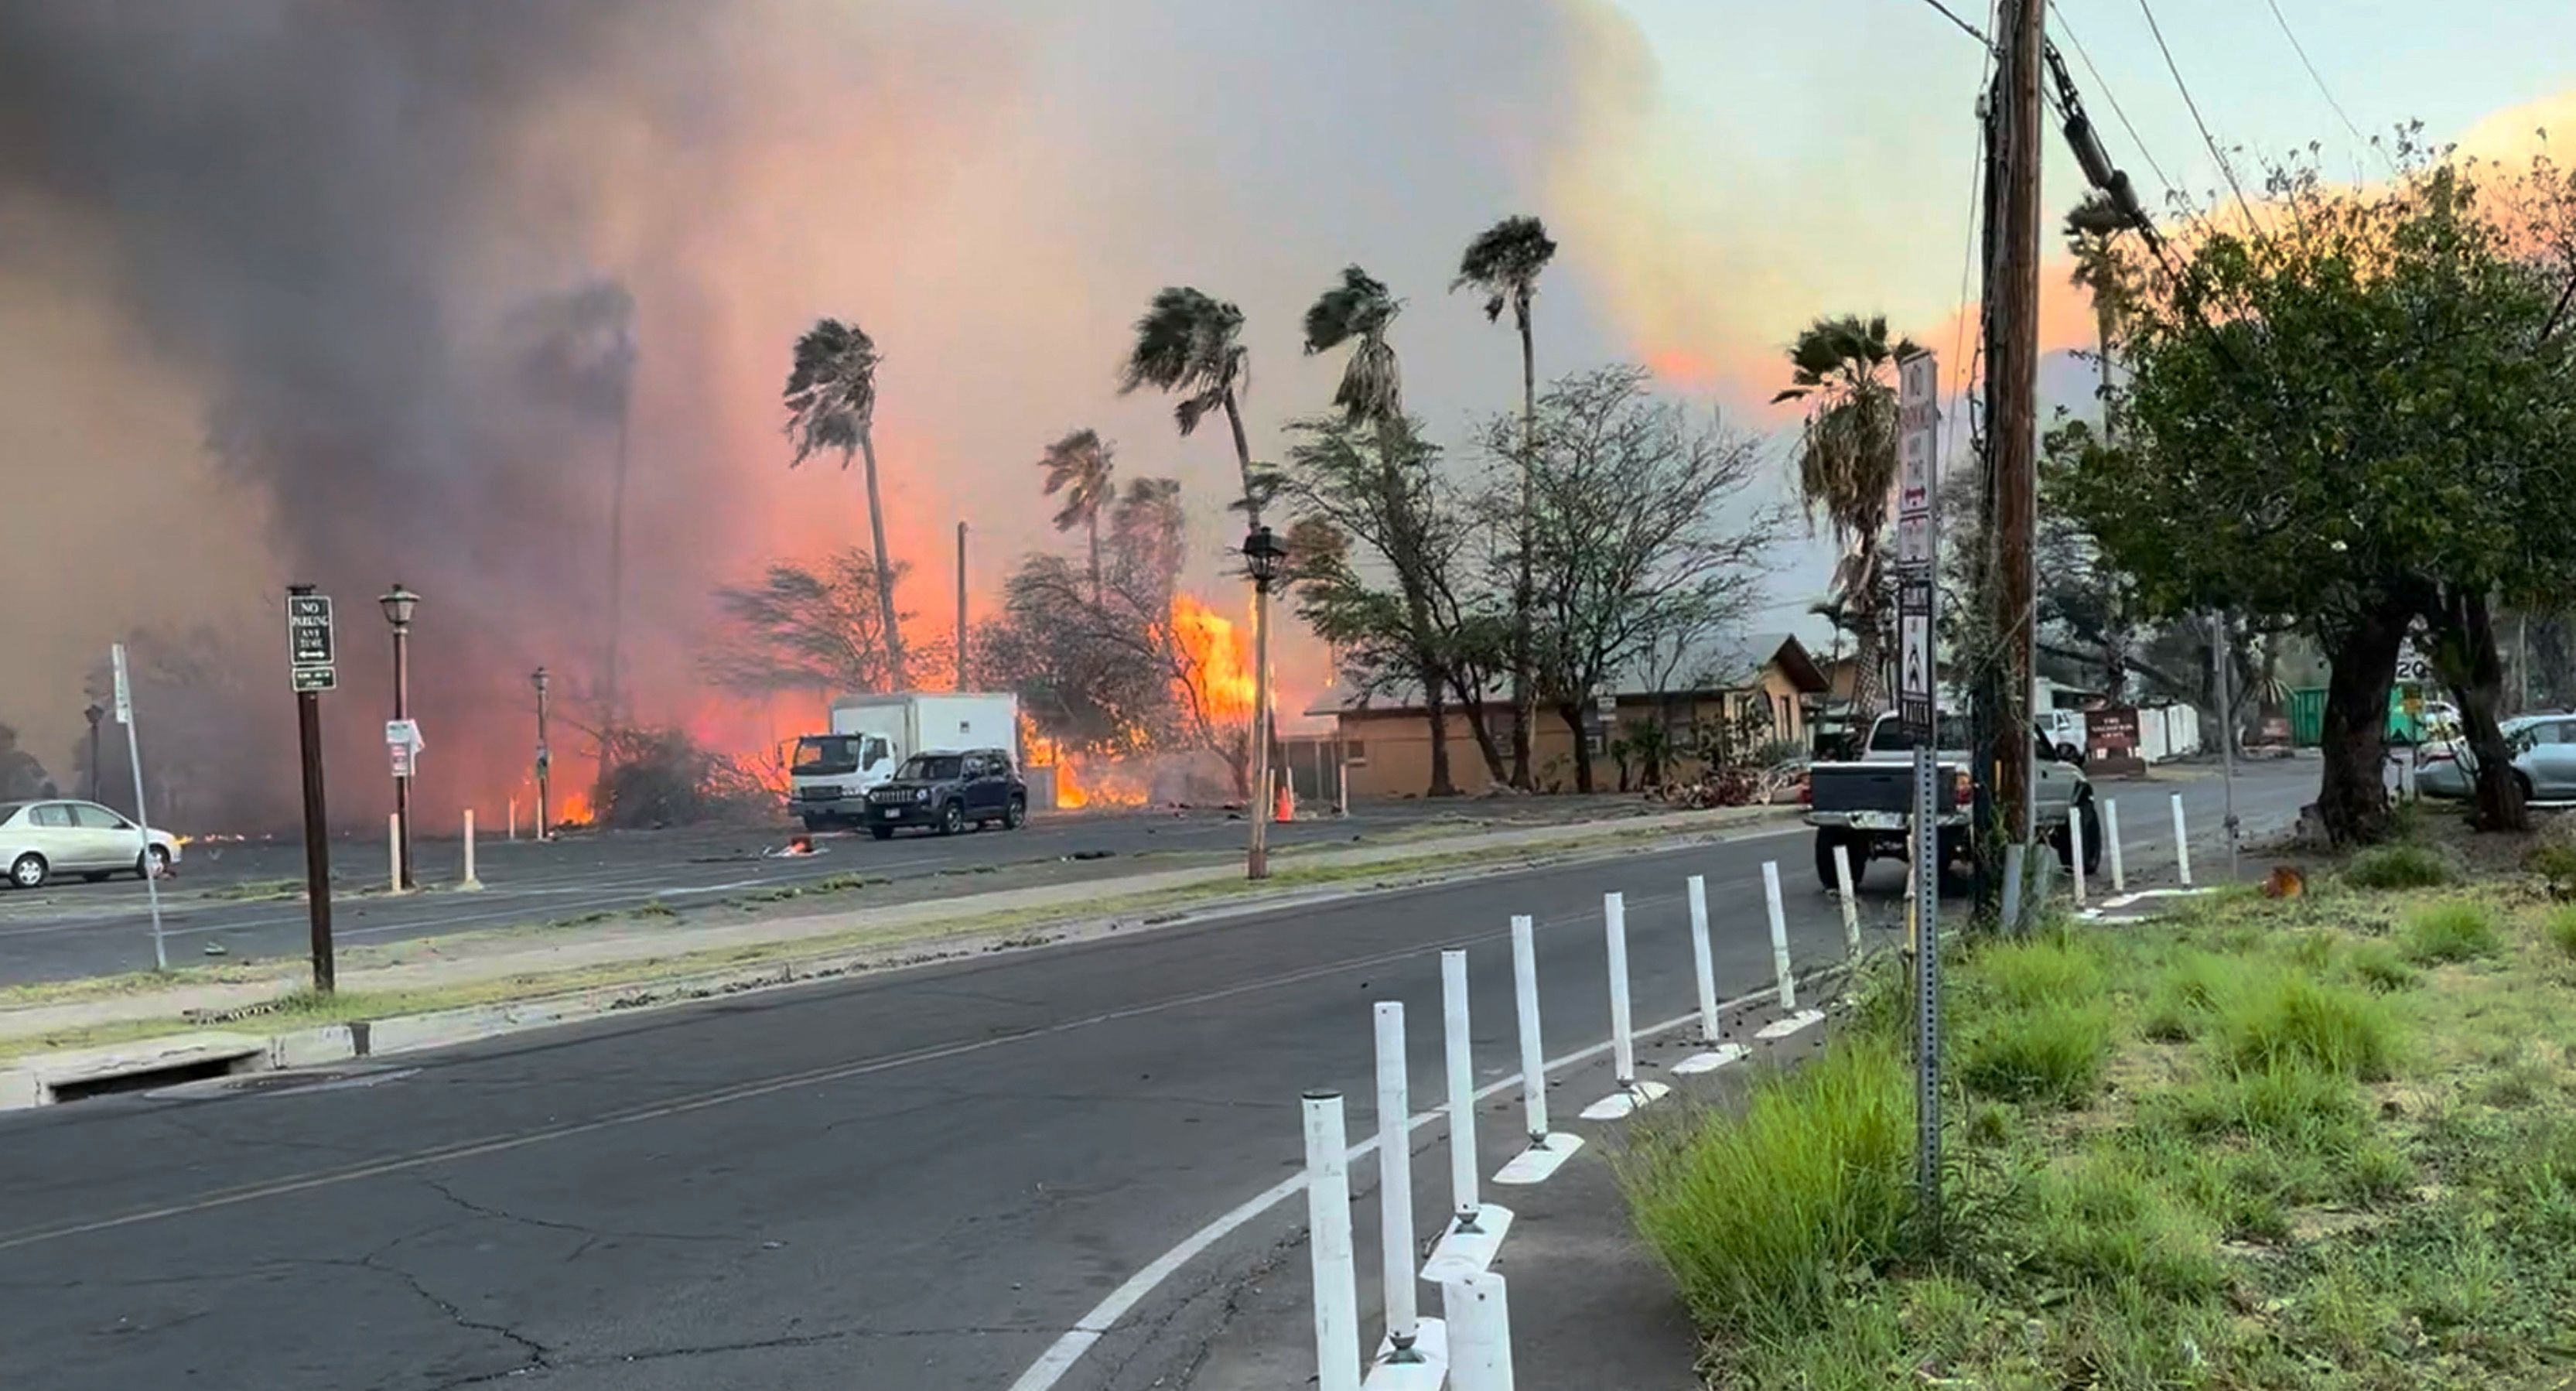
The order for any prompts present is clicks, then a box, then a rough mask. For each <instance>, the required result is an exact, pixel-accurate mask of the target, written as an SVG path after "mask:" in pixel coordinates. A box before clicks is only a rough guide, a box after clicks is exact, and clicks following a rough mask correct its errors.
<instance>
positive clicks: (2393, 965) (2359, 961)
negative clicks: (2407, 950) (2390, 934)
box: [2346, 941, 2416, 990]
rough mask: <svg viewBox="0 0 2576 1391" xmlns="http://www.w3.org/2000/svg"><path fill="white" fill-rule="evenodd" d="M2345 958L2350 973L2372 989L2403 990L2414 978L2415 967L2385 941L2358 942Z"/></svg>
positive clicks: (2412, 982) (2413, 981)
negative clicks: (2350, 969) (2350, 970)
mask: <svg viewBox="0 0 2576 1391" xmlns="http://www.w3.org/2000/svg"><path fill="white" fill-rule="evenodd" d="M2346 960H2347V962H2348V964H2349V965H2350V966H2351V967H2352V973H2353V974H2354V975H2355V976H2357V977H2359V978H2360V980H2361V983H2362V984H2364V985H2367V986H2369V987H2370V988H2371V989H2373V990H2403V989H2405V988H2406V987H2408V986H2410V985H2413V984H2414V983H2415V980H2416V975H2415V968H2414V967H2412V966H2409V965H2407V964H2406V958H2404V957H2402V956H2400V955H2398V954H2397V948H2395V947H2393V946H2390V945H2389V944H2388V943H2386V942H2380V941H2369V942H2363V943H2360V944H2358V945H2356V946H2355V947H2354V948H2353V949H2352V955H2351V956H2350V957H2348V958H2346Z"/></svg>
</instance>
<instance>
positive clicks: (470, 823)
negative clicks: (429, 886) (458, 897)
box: [456, 807, 483, 889]
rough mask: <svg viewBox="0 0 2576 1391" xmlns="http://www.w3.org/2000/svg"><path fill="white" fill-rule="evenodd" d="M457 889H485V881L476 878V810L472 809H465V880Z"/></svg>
mask: <svg viewBox="0 0 2576 1391" xmlns="http://www.w3.org/2000/svg"><path fill="white" fill-rule="evenodd" d="M456 887H458V888H460V889H479V888H481V887H483V881H482V880H480V879H477V878H475V877H474V808H472V807H467V808H466V809H465V878H464V879H463V880H462V881H461V882H459V883H458V884H457V886H456Z"/></svg>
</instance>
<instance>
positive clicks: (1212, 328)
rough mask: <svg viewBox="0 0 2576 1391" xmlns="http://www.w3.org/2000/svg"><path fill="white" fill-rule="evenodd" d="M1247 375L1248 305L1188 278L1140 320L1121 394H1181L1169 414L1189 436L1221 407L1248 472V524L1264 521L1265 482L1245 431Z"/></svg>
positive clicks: (1245, 484)
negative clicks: (1190, 282)
mask: <svg viewBox="0 0 2576 1391" xmlns="http://www.w3.org/2000/svg"><path fill="white" fill-rule="evenodd" d="M1250 382H1251V365H1250V354H1249V352H1248V351H1247V350H1246V349H1245V348H1244V346H1243V311H1242V310H1240V309H1237V308H1235V307H1234V306H1233V305H1232V304H1229V303H1227V302H1225V301H1223V300H1219V299H1215V298H1212V297H1211V296H1209V295H1207V294H1206V293H1204V292H1202V291H1199V290H1195V289H1192V288H1189V287H1188V286H1182V285H1169V286H1165V287H1164V288H1163V289H1162V291H1161V292H1159V293H1157V294H1156V295H1155V296H1154V302H1153V304H1152V306H1151V307H1149V308H1148V309H1146V311H1145V314H1144V317H1142V318H1140V319H1138V320H1137V321H1136V343H1135V346H1134V347H1133V348H1132V349H1130V350H1129V352H1128V354H1127V363H1126V366H1125V367H1124V368H1122V369H1121V370H1120V373H1119V378H1118V394H1120V395H1122V396H1124V395H1126V394H1128V393H1129V392H1132V391H1134V390H1136V389H1137V388H1139V387H1145V386H1150V387H1153V388H1154V389H1155V390H1157V391H1162V392H1168V393H1170V394H1173V395H1176V396H1178V397H1180V398H1181V399H1180V401H1179V402H1178V403H1177V404H1175V405H1174V406H1173V407H1172V418H1173V420H1174V421H1176V422H1177V423H1178V424H1179V425H1180V427H1181V434H1182V435H1184V436H1187V435H1189V434H1192V433H1193V432H1195V431H1196V430H1197V429H1198V428H1199V422H1200V421H1201V420H1204V419H1206V418H1207V415H1208V412H1210V411H1223V412H1224V413H1225V423H1226V426H1227V428H1228V429H1230V430H1231V431H1233V433H1234V461H1235V465H1236V467H1237V468H1238V469H1239V470H1240V472H1241V474H1242V477H1243V501H1242V503H1241V506H1242V508H1243V511H1244V513H1245V514H1246V516H1248V517H1249V518H1250V520H1251V524H1252V525H1254V526H1259V525H1260V524H1261V503H1262V483H1261V481H1260V479H1259V478H1258V476H1257V474H1256V471H1255V470H1254V468H1253V464H1252V445H1251V443H1250V442H1249V441H1247V440H1246V439H1245V438H1244V433H1243V393H1244V390H1245V388H1246V387H1247V386H1248V385H1249V384H1250Z"/></svg>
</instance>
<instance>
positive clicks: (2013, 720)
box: [1985, 0, 2047, 845]
mask: <svg viewBox="0 0 2576 1391" xmlns="http://www.w3.org/2000/svg"><path fill="white" fill-rule="evenodd" d="M2043 4H2044V0H2004V16H2005V18H2004V23H2003V26H2002V32H2001V33H2000V34H1999V36H1998V45H1997V62H1996V76H1995V85H1996V97H1997V101H1996V104H1995V109H1994V110H1993V112H1992V113H1991V117H1990V119H1989V121H1988V123H1987V127H1986V128H1987V130H1988V132H1989V138H1990V145H1989V149H1988V152H1987V169H1988V174H1989V177H1990V178H1991V179H1993V181H1994V182H1993V184H1992V190H1993V196H1992V197H1991V198H1989V199H1988V201H1987V207H1988V208H1989V209H1990V215H1991V216H1993V217H1994V218H1995V221H1996V225H1995V227H1994V228H1993V229H1992V235H1990V237H1989V238H1988V245H1989V246H1990V247H1991V248H1992V253H1991V257H1990V259H1989V260H1988V262H1987V266H1986V304H1987V306H1988V308H1987V312H1986V316H1985V317H1986V400H1987V412H1986V461H1987V464H1986V467H1987V472H1986V486H1987V488H1988V489H1989V493H1988V497H1987V505H1988V509H1989V510H1988V515H1989V516H1990V517H1991V518H1992V520H1993V526H1994V531H1993V549H1992V552H1991V554H1992V557H1993V564H1994V573H1993V576H1992V583H1991V584H1990V586H1989V591H1988V592H1989V593H1991V594H1992V595H1993V596H1994V610H1993V619H1994V625H1995V627H1994V635H1995V641H1996V644H1997V646H1998V647H1999V649H2000V650H1999V651H1998V652H1997V653H1996V655H1997V656H1998V657H2000V658H2001V661H2000V662H1998V663H1996V665H1997V666H1998V667H1999V668H2000V671H1999V673H1998V674H1999V676H2000V678H2001V679H2000V680H1995V681H1989V682H1987V683H1986V685H1985V695H1986V699H1987V700H1988V701H1989V702H1990V708H1989V709H1988V710H1987V711H1986V712H1985V714H1986V718H1987V721H1988V727H1989V728H1990V729H1991V730H1992V731H1993V752H1992V755H1991V757H1992V758H1993V763H1992V765H1991V769H1990V774H1991V777H1992V786H1993V788H1994V818H1995V819H1994V822H1993V824H1994V826H1995V827H1996V828H1998V829H2000V830H2001V831H2002V832H2003V834H2004V835H2005V836H2006V837H2007V838H2008V839H2010V840H2013V841H2017V842H2020V843H2022V844H2025V845H2026V844H2029V843H2031V842H2032V841H2034V840H2036V839H2037V827H2036V825H2035V823H2034V819H2033V808H2032V798H2031V784H2032V782H2033V780H2034V779H2033V769H2032V767H2031V754H2032V750H2031V737H2030V722H2031V715H2032V711H2031V708H2030V706H2031V700H2032V686H2033V681H2034V678H2035V677H2036V676H2037V675H2038V672H2037V669H2036V666H2035V664H2034V658H2035V656H2036V652H2035V646H2036V645H2035V643H2034V641H2033V638H2034V619H2035V614H2036V610H2035V608H2034V605H2033V597H2034V595H2033V591H2034V590H2035V589H2036V587H2037V580H2038V575H2037V563H2036V559H2035V549H2036V548H2035V547H2034V546H2033V544H2032V543H2033V539H2034V534H2035V531H2036V523H2037V520H2038V518H2037V512H2038V501H2039V497H2038V494H2039V467H2038V465H2039V461H2038V446H2039V440H2038V428H2037V421H2038V410H2037V398H2038V393H2039V228H2040V211H2039V164H2040V138H2041V137H2040V95H2039V82H2040V61H2041V49H2042V46H2043V44H2044V43H2045V42H2046V40H2045V38H2044V37H2043V34H2042V32H2041V20H2042V17H2043V16H2044V15H2045V14H2046V13H2047V11H2046V10H2045V9H2044V8H2043Z"/></svg>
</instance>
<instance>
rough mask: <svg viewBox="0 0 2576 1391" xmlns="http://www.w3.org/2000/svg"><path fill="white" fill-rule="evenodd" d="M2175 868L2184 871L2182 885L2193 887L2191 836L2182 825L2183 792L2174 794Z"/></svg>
mask: <svg viewBox="0 0 2576 1391" xmlns="http://www.w3.org/2000/svg"><path fill="white" fill-rule="evenodd" d="M2173 823H2174V868H2176V869H2178V870H2180V871H2181V872H2182V886H2183V887H2184V888H2186V889H2188V888H2190V887H2191V837H2190V835H2188V834H2187V833H2185V832H2184V830H2183V826H2182V794H2181V793H2179V792H2177V793H2175V794H2173Z"/></svg>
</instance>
